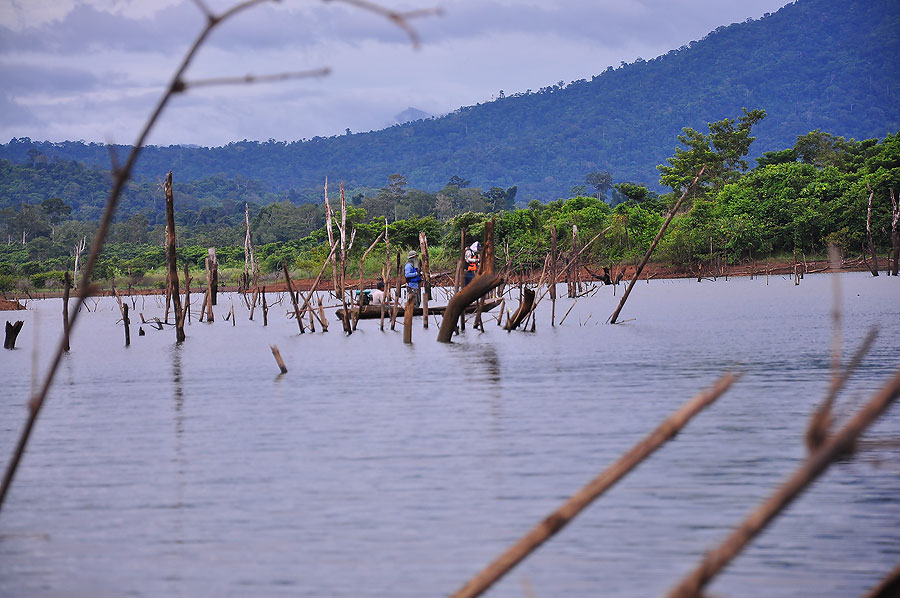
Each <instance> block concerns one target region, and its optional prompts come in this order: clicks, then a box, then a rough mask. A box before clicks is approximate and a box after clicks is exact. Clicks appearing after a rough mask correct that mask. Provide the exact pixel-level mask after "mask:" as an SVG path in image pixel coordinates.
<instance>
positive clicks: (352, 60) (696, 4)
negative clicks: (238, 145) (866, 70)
mask: <svg viewBox="0 0 900 598" xmlns="http://www.w3.org/2000/svg"><path fill="white" fill-rule="evenodd" d="M384 1H385V6H388V7H390V8H395V9H411V8H424V7H435V6H437V7H440V8H441V9H442V10H443V15H442V16H437V17H435V16H432V17H426V18H422V19H417V20H415V21H413V23H412V24H413V25H414V26H415V28H416V30H417V31H418V33H419V34H420V36H421V40H422V45H421V47H420V48H419V49H418V50H414V49H413V48H412V46H411V44H410V41H409V38H408V37H407V36H406V34H405V33H404V32H403V31H402V30H400V29H399V28H398V27H396V26H394V25H392V24H391V23H390V22H388V21H387V20H386V19H385V18H383V17H380V16H378V15H375V14H372V13H370V12H366V11H364V10H361V9H359V8H355V7H352V6H348V5H346V4H343V3H340V2H327V3H324V2H321V1H314V0H306V1H301V0H282V2H280V3H278V4H274V3H273V4H263V5H261V6H257V7H254V8H253V9H251V10H248V11H246V12H244V13H242V14H240V15H238V16H236V17H235V18H234V19H233V20H231V21H227V22H225V23H223V25H222V26H221V27H220V28H218V29H216V30H215V31H214V33H213V35H212V36H211V37H210V38H209V40H208V43H207V44H206V45H205V46H204V47H203V48H202V49H201V51H200V54H199V55H198V56H197V59H196V60H195V62H194V63H193V65H192V66H191V68H190V70H189V71H188V76H187V79H188V80H189V81H190V80H195V79H203V78H210V77H225V76H243V75H246V74H255V75H262V74H267V73H279V72H285V71H298V70H306V69H314V68H320V67H330V68H331V69H332V74H331V75H330V76H327V77H323V78H317V79H304V80H293V81H288V82H279V83H269V84H257V85H251V86H247V85H240V86H228V87H204V88H197V89H195V90H192V91H190V92H189V93H187V94H182V95H181V96H179V97H177V98H176V99H175V100H174V101H173V102H172V103H171V104H170V105H169V107H168V108H167V110H166V112H165V113H164V115H163V117H162V120H161V121H160V123H159V125H158V126H157V128H156V129H155V132H154V133H153V134H152V135H151V138H150V143H156V144H163V145H168V144H198V145H208V146H212V145H222V144H225V143H228V142H229V141H235V140H242V139H258V140H266V139H270V138H274V139H277V140H287V141H293V140H296V139H301V138H310V137H313V136H316V135H323V136H327V135H335V134H340V133H343V132H344V130H345V128H350V129H351V130H352V131H353V132H361V131H368V130H372V129H381V128H384V127H385V126H389V125H391V124H393V123H394V122H395V120H394V117H395V116H396V115H397V114H399V113H400V112H402V111H403V110H405V109H406V108H408V107H414V108H417V109H419V110H422V111H425V112H427V113H430V114H435V115H438V114H444V113H447V112H451V111H453V110H455V109H456V108H459V107H460V106H468V105H472V104H476V103H479V102H486V101H490V100H491V99H492V98H494V97H496V95H497V94H498V93H499V91H500V90H503V91H504V92H505V93H506V94H507V95H509V94H512V93H516V92H519V91H525V90H527V89H532V90H535V91H536V90H538V89H540V88H541V87H544V86H547V85H551V84H555V83H557V82H558V81H564V82H566V83H568V82H569V81H573V80H578V79H590V78H591V77H592V76H593V75H596V74H598V73H600V72H602V71H603V70H604V69H605V68H606V67H607V66H609V65H614V66H617V65H618V64H619V63H620V62H622V61H625V62H632V61H634V59H635V58H637V57H642V58H644V59H650V58H653V57H654V56H658V55H660V54H664V53H665V52H667V51H668V50H670V49H672V48H677V47H679V46H681V45H683V44H686V43H688V42H690V41H691V40H696V39H700V38H702V37H703V36H704V35H706V34H707V33H708V32H709V31H711V30H713V29H715V28H716V27H718V26H719V25H729V24H731V23H734V22H740V21H744V20H746V19H747V18H759V17H761V16H762V15H763V14H764V13H766V12H775V11H777V10H778V8H780V7H781V6H783V5H784V4H785V3H786V2H785V1H784V0H750V1H747V0H593V1H592V0H436V1H435V2H434V3H431V2H429V0H422V1H421V2H419V1H418V0H384ZM198 3H200V4H205V5H206V6H208V7H210V8H211V9H212V10H214V11H221V10H224V9H225V8H227V7H228V6H231V5H232V4H233V2H226V1H223V0H0V88H2V96H0V143H5V142H7V141H9V139H11V138H12V137H31V138H32V139H35V140H50V141H62V140H78V139H83V140H85V141H100V142H103V141H107V142H115V143H133V142H134V141H135V139H136V136H137V133H138V131H139V128H140V126H141V124H142V123H143V122H144V120H145V119H146V118H147V115H148V114H149V113H150V111H151V110H152V108H153V106H154V105H155V104H156V102H157V100H158V99H159V97H160V95H161V93H162V90H163V88H164V87H165V85H166V83H167V81H168V80H169V78H170V77H171V74H172V73H173V72H174V70H175V68H176V67H177V65H178V63H179V62H180V60H181V57H182V56H183V55H184V52H185V51H186V50H187V48H188V47H189V45H190V43H191V42H192V41H193V39H194V38H195V37H196V35H197V34H198V33H199V32H200V30H201V29H202V27H203V24H204V17H203V15H202V13H201V12H200V10H199V9H198Z"/></svg>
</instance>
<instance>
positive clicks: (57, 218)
mask: <svg viewBox="0 0 900 598" xmlns="http://www.w3.org/2000/svg"><path fill="white" fill-rule="evenodd" d="M41 209H42V210H43V211H44V215H45V216H46V217H47V221H48V222H49V223H50V236H51V237H52V236H54V234H55V232H56V225H57V224H59V223H60V222H62V221H63V220H65V219H66V217H67V216H68V215H69V214H71V213H72V206H70V205H69V204H67V203H66V202H64V201H63V200H61V199H60V198H58V197H50V198H47V199H45V200H44V201H42V202H41Z"/></svg>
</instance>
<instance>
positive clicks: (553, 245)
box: [500, 224, 556, 326]
mask: <svg viewBox="0 0 900 598" xmlns="http://www.w3.org/2000/svg"><path fill="white" fill-rule="evenodd" d="M500 313H503V312H502V311H501V312H500ZM550 326H556V227H555V226H554V225H552V224H551V225H550Z"/></svg>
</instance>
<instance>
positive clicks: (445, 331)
mask: <svg viewBox="0 0 900 598" xmlns="http://www.w3.org/2000/svg"><path fill="white" fill-rule="evenodd" d="M502 283H503V278H502V277H500V276H497V275H496V274H479V275H478V276H476V277H475V278H474V279H472V282H470V283H469V284H468V285H466V286H465V287H464V288H463V289H462V290H461V291H460V292H458V293H457V294H455V295H453V298H452V299H450V302H449V303H448V304H447V309H446V310H444V319H443V320H441V328H440V330H439V331H438V337H437V340H438V342H439V343H449V342H450V340H451V339H452V338H453V331H454V330H455V329H456V322H457V320H459V318H460V316H461V315H462V314H463V312H464V311H465V309H466V307H468V306H469V305H470V304H472V303H473V302H475V301H477V300H478V299H480V298H481V297H484V296H485V295H486V294H488V293H489V292H491V290H492V289H495V288H496V287H498V286H500V285H501V284H502Z"/></svg>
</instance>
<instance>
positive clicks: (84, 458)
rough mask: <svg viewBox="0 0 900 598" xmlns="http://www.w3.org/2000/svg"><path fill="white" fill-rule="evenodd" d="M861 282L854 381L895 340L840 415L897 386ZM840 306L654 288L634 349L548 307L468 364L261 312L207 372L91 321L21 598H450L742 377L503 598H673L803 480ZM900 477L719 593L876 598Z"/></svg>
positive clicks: (7, 425) (891, 417)
mask: <svg viewBox="0 0 900 598" xmlns="http://www.w3.org/2000/svg"><path fill="white" fill-rule="evenodd" d="M843 280H844V285H843V286H844V297H843V309H844V323H845V325H844V340H845V351H844V353H845V355H850V354H851V353H852V351H853V350H854V349H855V346H856V345H857V344H858V343H859V342H860V340H861V338H862V336H863V334H864V333H865V330H866V328H867V327H868V326H869V325H872V324H878V325H880V326H881V332H880V336H879V339H878V341H877V342H876V346H875V348H874V349H873V350H872V352H871V354H870V356H869V357H868V358H867V359H866V361H865V362H864V363H863V365H862V366H861V367H860V369H859V371H858V373H857V375H856V376H855V377H854V378H853V380H852V381H851V383H850V385H849V387H848V389H847V391H846V392H845V394H844V395H843V396H842V398H841V401H840V403H841V404H842V405H847V404H851V403H853V404H857V405H858V404H859V403H861V402H862V400H864V399H865V398H866V397H867V396H869V395H870V394H871V393H872V391H873V390H874V389H876V388H878V386H879V382H880V381H882V380H883V379H885V378H886V377H887V376H888V375H889V374H890V373H891V372H892V371H893V370H894V368H896V367H897V365H898V351H897V347H900V321H898V318H897V311H896V298H897V297H898V296H900V287H898V284H900V283H898V282H897V280H894V279H887V278H885V277H879V278H878V279H873V278H872V277H871V276H867V275H864V274H861V275H846V276H844V278H843ZM829 281H830V279H829V277H827V276H816V275H811V276H808V277H807V278H806V279H805V280H804V281H803V283H802V284H801V285H800V286H799V287H795V286H794V285H793V282H792V281H791V280H789V279H788V278H787V277H785V278H781V277H771V280H770V282H769V284H768V285H766V281H765V279H758V280H753V281H750V280H747V279H732V280H730V281H728V282H725V281H719V282H716V283H709V282H703V283H701V284H698V283H696V282H695V281H652V282H651V283H650V284H645V283H641V285H639V286H638V287H636V288H635V290H634V292H633V293H632V296H631V297H630V298H629V302H628V304H627V305H626V308H625V310H624V311H623V313H622V316H621V317H622V318H623V319H628V320H631V321H629V322H628V323H626V324H624V325H617V326H608V325H605V324H603V321H604V320H605V319H606V317H607V316H608V315H609V314H610V313H611V312H612V310H613V309H614V308H615V305H616V304H617V302H618V297H614V296H613V289H610V288H603V289H600V290H599V291H598V292H597V294H596V295H595V296H593V297H585V298H582V299H580V300H579V301H578V303H577V304H576V305H575V306H574V307H573V309H572V311H571V313H570V314H569V316H568V318H567V319H566V322H565V325H563V326H556V327H555V328H552V327H550V325H549V319H550V304H549V301H545V302H543V303H542V304H541V306H540V310H541V311H540V314H539V317H538V322H537V332H536V333H534V334H531V333H522V332H513V333H507V332H506V331H503V330H502V329H501V328H498V327H497V326H495V325H494V324H493V322H491V321H490V320H488V321H487V322H485V332H484V333H481V332H479V331H477V330H474V329H473V328H472V326H471V323H470V325H469V326H467V329H466V332H465V333H464V334H461V335H459V336H457V337H455V338H454V343H453V344H451V345H441V344H438V343H436V342H434V340H433V339H434V336H435V335H436V333H437V327H436V326H435V327H433V328H430V329H429V330H428V331H427V332H426V331H424V330H422V329H421V328H420V327H417V328H416V330H415V331H414V335H413V340H414V344H413V345H412V346H404V345H403V343H402V327H400V326H398V328H397V331H396V332H391V331H389V330H387V331H385V332H381V331H380V330H379V327H378V322H377V320H374V321H361V322H360V324H359V330H358V331H357V332H356V333H355V334H353V335H352V336H351V337H346V336H344V335H343V334H341V333H340V331H339V327H335V326H332V328H331V331H330V332H328V333H326V334H322V333H318V334H305V335H298V334H297V329H296V323H294V322H293V321H290V320H287V319H286V317H285V314H286V312H287V311H288V307H286V304H284V303H281V304H279V303H277V297H274V296H273V297H272V299H273V301H271V302H270V303H275V305H273V306H272V308H271V310H270V312H269V325H268V326H267V327H263V326H262V322H261V321H260V320H261V318H258V317H257V318H256V320H257V321H253V322H251V321H249V320H248V319H247V315H248V314H247V313H246V310H244V311H242V309H243V308H241V307H240V306H241V305H242V302H241V301H238V300H235V301H234V303H235V311H236V313H237V315H238V319H237V325H236V326H232V325H231V323H230V322H224V316H225V306H226V305H228V306H229V308H230V302H229V301H227V300H225V301H222V302H221V306H220V308H221V310H222V311H221V315H220V314H219V313H217V314H216V315H217V316H218V317H217V318H216V320H217V321H216V323H215V324H211V325H207V324H205V323H204V324H200V323H197V322H196V321H195V322H194V323H193V324H192V325H190V326H188V327H187V331H186V332H187V337H188V338H187V341H186V342H185V343H183V344H182V345H177V346H176V345H175V343H174V340H175V339H174V337H175V333H174V330H172V329H170V328H169V327H166V328H165V329H164V330H162V331H157V330H155V329H153V328H150V327H145V330H146V331H147V335H146V336H143V337H138V336H137V335H135V336H134V337H133V338H132V343H131V347H130V348H129V349H128V350H125V349H124V347H123V346H122V337H121V335H122V331H121V325H120V324H119V325H117V324H116V321H117V320H118V308H117V307H116V304H115V301H114V300H107V299H104V300H101V301H99V302H98V303H97V310H96V311H93V309H94V308H93V303H91V309H92V311H91V312H88V313H84V314H82V315H81V317H80V320H79V322H78V326H77V328H76V330H75V331H74V333H73V337H72V352H71V354H70V355H69V356H67V357H66V359H65V360H64V361H63V364H62V367H61V370H60V373H59V376H58V379H57V382H56V385H55V387H54V389H53V391H52V392H51V395H50V397H49V399H48V403H47V405H46V409H45V410H44V412H43V414H42V416H41V418H40V420H39V421H38V425H37V427H36V429H35V433H34V435H33V438H32V444H31V445H30V447H29V451H28V453H27V454H26V456H25V459H24V460H23V462H22V467H21V468H20V470H19V473H18V474H17V479H16V482H15V484H14V485H13V487H12V489H11V491H10V494H9V496H8V498H7V502H6V504H5V505H4V509H3V513H2V516H0V595H3V596H59V595H66V596H71V595H76V596H78V595H84V596H97V595H99V596H106V595H109V596H120V595H123V594H134V595H138V596H159V595H176V596H197V595H216V596H219V595H222V596H246V595H286V596H297V595H301V596H329V597H330V596H410V597H414V596H415V597H419V596H438V595H447V594H448V593H450V592H452V591H453V590H455V589H456V588H457V587H458V586H459V585H460V584H461V583H462V582H463V581H465V579H467V578H468V577H469V576H471V575H472V574H473V573H475V572H476V571H477V570H478V569H479V568H480V567H482V566H483V565H484V564H486V563H487V562H488V561H490V560H491V559H493V558H494V557H495V556H496V555H497V554H498V553H499V552H500V551H501V550H502V549H504V548H505V547H506V546H507V545H508V544H509V543H510V542H512V541H514V540H515V539H517V538H518V537H519V536H520V535H521V534H522V533H524V532H525V531H526V530H528V529H529V528H530V527H531V526H532V525H534V524H535V523H536V522H537V521H539V520H540V519H541V518H542V517H544V516H545V515H547V514H548V513H549V512H550V511H551V510H553V509H555V508H556V507H557V506H558V505H559V503H560V502H561V501H562V500H564V499H565V498H566V497H567V496H569V495H570V494H571V493H572V492H574V491H575V490H577V489H578V488H579V487H581V486H582V485H583V484H584V483H586V482H587V481H588V480H590V479H591V478H593V477H594V476H595V475H596V474H597V473H598V472H599V471H601V470H602V469H603V468H604V467H605V466H606V465H608V464H609V463H610V462H611V461H613V460H614V459H616V458H617V457H618V456H619V455H621V454H622V453H623V452H624V451H625V450H627V449H629V448H630V447H631V446H632V445H633V444H634V443H635V442H637V441H638V440H639V439H640V438H642V437H643V435H645V434H646V433H647V432H649V431H650V430H652V429H653V428H654V427H655V426H656V425H657V424H658V423H659V421H661V420H662V419H663V418H664V417H665V416H666V415H668V414H669V413H670V412H671V411H673V410H674V409H675V408H677V407H678V406H679V405H681V404H682V403H683V402H684V401H686V400H687V399H688V398H689V397H691V396H692V395H694V394H695V393H696V392H697V391H698V390H700V389H702V388H704V387H705V386H707V385H709V384H710V383H711V382H712V381H713V380H715V379H716V378H717V377H718V376H719V375H720V374H721V373H722V372H723V371H724V370H726V369H728V368H731V367H734V366H735V364H739V367H740V368H741V369H743V370H744V371H745V372H746V375H745V376H744V378H743V379H742V380H741V381H740V382H739V383H738V384H737V385H736V386H735V387H734V388H733V389H732V390H731V391H729V392H728V393H727V394H726V395H725V396H723V397H722V398H721V399H720V400H719V401H718V402H717V403H716V404H715V405H713V406H712V407H711V408H709V409H707V411H705V412H704V413H702V414H701V415H700V416H698V417H697V418H696V419H695V420H694V421H693V422H692V423H691V424H690V425H689V426H688V427H687V428H686V429H685V430H684V431H683V432H682V433H681V434H680V435H679V436H678V438H677V439H676V440H675V441H674V442H672V443H671V444H670V445H668V446H666V447H665V448H664V449H663V450H661V451H660V452H658V453H657V454H656V455H654V457H653V458H651V459H650V460H649V461H647V462H646V463H645V464H643V465H642V466H641V467H640V468H638V469H637V470H636V471H635V472H634V473H633V474H631V475H630V476H629V477H627V478H626V479H625V480H623V481H622V482H620V483H619V484H618V485H617V486H616V487H615V488H614V489H613V490H612V491H611V492H609V493H608V494H607V495H606V496H604V497H603V498H601V499H600V500H599V501H598V502H597V503H596V504H594V505H592V506H591V507H590V508H589V509H587V510H586V511H585V512H584V513H583V514H582V515H580V516H579V517H578V518H577V519H576V520H575V521H574V522H573V523H572V524H570V525H569V526H568V527H567V528H566V529H565V530H564V531H563V532H561V533H560V534H559V535H558V536H557V537H555V538H554V539H553V540H551V541H550V542H549V543H547V544H545V545H544V546H543V547H541V549H540V550H539V551H538V552H537V553H536V554H535V555H533V556H532V557H530V558H529V559H528V560H527V561H525V562H524V563H523V564H522V565H520V566H519V567H518V568H517V569H516V570H514V571H513V573H512V574H510V575H509V576H508V578H507V579H505V580H503V581H502V582H501V583H500V584H498V585H497V586H496V587H495V588H494V589H492V591H491V593H490V595H491V596H509V597H517V598H518V597H521V596H522V595H523V590H522V583H523V580H524V579H527V580H528V583H529V584H530V585H531V586H532V587H533V588H534V593H535V594H536V595H538V596H596V595H610V596H624V597H629V596H634V597H637V596H641V597H644V596H660V595H664V594H665V592H666V590H667V589H668V588H669V587H670V586H671V585H672V584H674V583H675V581H677V580H678V579H679V578H680V577H681V576H682V575H683V574H684V573H686V572H687V571H688V570H689V569H690V568H691V567H692V566H693V565H694V564H695V563H696V562H697V561H698V559H699V558H700V557H701V555H702V554H703V552H704V551H705V550H707V549H709V548H710V547H712V546H713V545H714V544H715V543H716V542H718V541H719V540H721V538H722V537H724V535H725V534H726V533H727V532H728V530H729V529H730V528H731V526H732V525H733V524H734V523H735V522H736V521H738V520H739V519H740V518H742V517H743V516H744V515H745V514H746V513H747V512H748V511H749V510H750V509H751V508H753V506H754V505H756V504H757V503H758V502H759V501H760V500H761V499H762V498H763V497H765V496H766V495H767V494H768V493H769V492H770V491H771V489H772V488H773V487H774V486H776V485H777V484H778V483H779V481H780V480H781V479H783V478H784V477H785V476H786V475H787V474H788V473H789V472H791V471H792V470H793V468H794V467H796V465H797V463H798V462H799V460H800V459H802V458H803V456H804V449H803V442H802V438H803V432H804V428H805V425H806V421H807V418H808V415H809V413H810V412H811V411H812V409H813V408H814V406H815V405H816V403H817V401H818V400H819V399H820V398H821V397H822V396H823V395H824V392H825V390H826V388H827V385H828V380H829V352H830V342H831V332H830V320H829V315H828V314H829V309H830V299H831V286H830V284H829ZM619 291H621V289H619ZM619 295H621V293H619ZM132 305H134V306H135V310H136V312H137V313H140V312H143V314H144V316H145V317H146V318H147V319H150V318H152V317H155V316H157V315H159V316H161V315H162V312H163V310H164V305H163V303H162V302H161V301H160V300H159V298H155V297H151V298H144V297H140V298H137V299H136V300H135V301H134V302H133V303H132ZM571 305H572V303H571V302H570V301H569V300H567V299H564V298H563V299H561V300H560V301H559V305H557V320H559V318H560V315H561V314H563V313H565V312H566V311H567V310H568V309H569V307H570V306H571ZM33 306H34V307H36V308H37V309H33V310H30V311H28V312H25V313H24V315H23V316H21V317H22V319H25V320H26V324H25V326H26V327H29V328H31V329H32V332H31V333H28V334H23V335H20V339H19V347H20V348H19V349H18V350H16V351H7V352H4V354H3V355H2V359H0V375H2V376H3V379H4V380H5V381H7V385H6V388H5V390H4V393H3V396H2V397H0V454H4V455H8V454H10V453H11V451H12V446H13V444H14V442H15V438H16V437H17V435H18V432H19V428H20V426H21V424H22V422H23V421H24V413H25V412H24V403H25V401H26V400H27V396H28V392H29V387H30V377H31V376H30V372H31V371H32V370H33V368H32V367H31V354H32V350H33V348H34V347H35V346H37V345H38V344H39V345H40V354H39V361H40V363H39V365H38V369H40V371H43V368H45V367H46V361H47V359H48V358H49V349H48V347H50V346H52V345H53V342H52V341H51V339H53V338H54V335H55V334H56V333H57V332H58V328H59V325H60V316H59V313H60V302H59V300H48V301H45V302H40V303H39V304H38V305H34V304H33ZM196 307H197V308H198V309H199V302H198V305H197V306H196ZM514 307H515V306H511V308H514ZM20 313H21V312H20ZM18 317H19V316H18V314H17V318H18ZM34 330H37V333H36V334H37V336H36V337H35V336H34V335H35V332H34ZM271 344H275V345H278V347H279V349H280V350H281V353H282V356H283V357H284V359H285V361H286V364H287V367H288V369H289V373H288V374H287V375H285V376H278V368H277V366H276V365H275V363H274V360H273V359H272V355H271V352H270V350H269V345H271ZM898 418H900V415H898V410H897V409H894V410H892V411H891V412H889V413H888V414H887V415H886V416H885V417H884V418H883V419H882V421H880V422H879V423H878V424H877V425H876V426H875V428H874V429H873V430H872V433H871V434H870V435H869V437H870V440H874V441H878V440H883V439H885V438H895V437H896V436H897V428H898V423H900V419H898ZM898 457H900V451H898V449H897V448H896V447H893V448H892V447H891V446H885V445H883V444H882V445H879V447H877V448H874V449H872V450H869V451H866V453H865V454H864V455H863V456H861V457H860V458H858V459H854V460H852V461H847V462H842V463H840V464H838V465H836V466H834V467H833V468H832V469H831V470H830V471H829V472H828V473H827V474H826V475H825V476H823V478H822V479H821V480H820V481H819V482H818V483H817V484H816V485H815V486H814V487H813V488H812V489H811V490H810V491H809V492H808V493H807V494H806V495H804V496H803V497H802V498H801V499H800V500H798V501H797V502H796V503H795V504H794V505H792V506H791V508H790V509H789V510H788V511H787V512H786V513H785V514H784V515H783V516H782V517H781V518H779V519H778V520H777V522H776V523H775V524H774V525H773V526H772V527H771V528H770V529H769V530H767V532H766V533H765V534H764V535H763V536H762V537H760V538H759V539H758V540H757V541H756V542H755V543H754V544H753V546H752V547H751V548H750V549H749V550H748V551H746V552H745V554H743V555H742V556H741V557H740V558H739V559H738V560H737V561H736V562H735V563H734V564H733V566H732V567H731V568H729V570H728V571H727V572H726V573H725V574H724V575H722V576H721V578H719V580H718V581H716V583H715V584H713V586H712V587H711V592H712V593H717V594H722V595H729V596H735V597H740V596H747V597H750V596H760V595H765V596H773V597H800V596H809V595H816V596H825V597H838V596H841V597H843V596H847V595H851V596H852V595H861V594H863V593H864V592H865V591H866V590H867V589H868V588H869V587H871V586H872V585H874V584H875V583H876V582H877V580H878V579H880V577H881V576H883V575H884V574H885V573H886V572H887V571H889V570H890V569H891V568H892V567H894V566H895V564H896V562H897V560H898V555H900V548H898V547H900V501H898V499H897V496H898V495H900V492H898V491H900V476H898V475H897V473H898V467H900V466H898V462H900V459H898Z"/></svg>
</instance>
